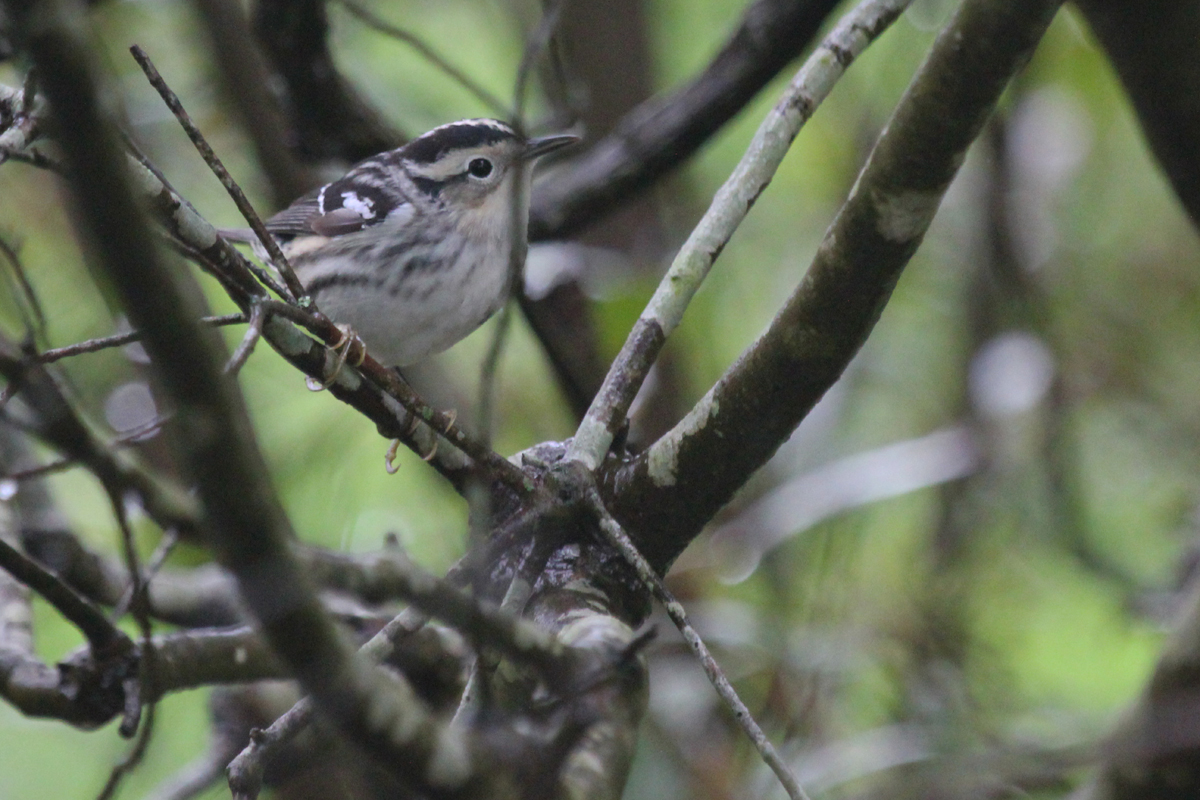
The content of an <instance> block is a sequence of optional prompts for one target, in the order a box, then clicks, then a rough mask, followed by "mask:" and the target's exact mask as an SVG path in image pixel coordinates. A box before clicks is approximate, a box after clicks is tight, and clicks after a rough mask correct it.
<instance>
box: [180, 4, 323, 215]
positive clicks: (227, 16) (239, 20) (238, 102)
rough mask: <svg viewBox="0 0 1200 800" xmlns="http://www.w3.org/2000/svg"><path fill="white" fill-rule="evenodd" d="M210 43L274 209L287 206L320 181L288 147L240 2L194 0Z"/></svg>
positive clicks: (286, 127)
mask: <svg viewBox="0 0 1200 800" xmlns="http://www.w3.org/2000/svg"><path fill="white" fill-rule="evenodd" d="M193 5H194V6H195V7H196V9H197V10H198V11H199V14H200V18H201V19H202V20H203V22H204V26H205V29H206V30H207V31H208V35H209V39H210V41H211V52H212V56H213V62H214V64H215V66H216V67H217V69H218V70H219V71H220V74H221V79H222V81H221V82H222V84H223V86H222V88H223V89H224V91H225V94H227V95H228V96H229V97H230V98H231V100H232V101H233V107H234V109H235V110H236V112H237V114H238V117H239V118H240V122H241V123H242V127H243V128H244V129H245V131H246V133H247V134H248V135H249V137H250V140H251V142H253V144H254V152H255V155H256V156H257V157H258V163H259V165H261V167H262V170H263V173H264V174H265V175H266V177H267V180H268V181H269V182H270V187H271V194H272V198H271V199H272V201H273V203H274V205H275V206H276V207H282V206H284V205H287V204H288V203H290V202H291V201H292V200H294V199H296V198H297V197H299V196H300V195H302V194H304V193H305V192H306V191H308V190H309V189H311V188H313V186H315V185H317V184H319V183H320V180H319V179H318V178H317V175H316V174H315V171H314V170H311V169H309V168H307V167H306V166H305V165H303V164H301V163H299V161H298V160H297V158H296V154H295V153H294V152H293V151H292V148H291V147H290V145H291V144H292V142H293V139H294V136H293V134H292V131H291V129H290V126H289V125H288V122H287V120H286V119H285V117H284V112H283V109H282V108H281V107H280V102H279V98H278V97H277V96H276V93H275V92H274V91H273V87H272V79H273V77H274V76H273V75H272V74H271V72H270V70H269V69H268V68H267V64H266V59H265V58H264V57H263V54H262V53H261V52H260V51H259V48H258V43H257V42H256V41H255V40H254V34H253V32H252V31H251V30H250V20H249V19H248V18H247V17H246V10H245V9H244V8H243V6H242V4H241V3H239V2H238V0H195V2H194V3H193Z"/></svg>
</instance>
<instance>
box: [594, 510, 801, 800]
mask: <svg viewBox="0 0 1200 800" xmlns="http://www.w3.org/2000/svg"><path fill="white" fill-rule="evenodd" d="M584 499H585V500H586V501H587V504H588V506H589V507H590V508H591V510H592V511H593V512H594V513H595V514H596V517H597V519H598V521H599V523H600V530H601V531H602V532H603V533H604V536H605V537H606V538H607V539H608V541H609V543H610V544H612V546H613V547H615V548H617V550H618V551H620V553H621V555H623V556H624V557H625V560H626V561H628V562H629V564H630V566H632V567H633V568H634V570H635V571H636V572H637V574H638V578H639V579H640V580H641V581H642V584H643V585H645V587H646V588H647V589H649V590H650V592H651V593H652V594H653V595H654V597H655V599H657V600H658V601H659V602H660V603H662V605H663V608H664V609H666V611H667V616H669V617H670V618H671V621H672V622H674V623H675V627H676V628H678V629H679V632H680V633H681V634H683V639H684V641H686V642H687V644H688V647H690V648H691V650H692V652H693V653H695V655H696V659H697V660H698V661H699V662H700V666H702V667H703V668H704V674H705V675H707V676H708V680H709V681H710V682H711V683H712V685H713V688H715V689H716V690H717V694H719V695H720V696H721V699H722V700H724V701H725V705H727V706H728V707H729V709H730V710H731V711H732V712H733V716H734V717H735V718H736V719H737V722H738V724H739V725H740V726H741V727H742V730H743V731H745V732H746V736H748V737H749V738H750V741H751V742H752V743H753V744H754V747H755V749H757V750H758V752H759V755H761V756H762V759H763V761H765V762H766V764H767V766H769V767H770V768H771V769H772V770H773V771H774V772H775V775H776V776H778V778H779V782H780V783H782V784H783V788H784V789H785V790H786V791H787V793H788V797H790V798H792V800H808V795H807V794H805V792H804V789H803V787H801V786H800V782H799V781H797V780H796V776H795V775H793V774H792V771H791V769H790V768H789V767H788V765H787V764H785V763H784V761H783V759H782V758H780V757H779V753H777V752H776V751H775V747H774V746H773V745H772V744H771V742H770V740H769V739H767V735H766V734H765V733H763V730H762V728H760V727H759V725H758V723H757V722H756V721H755V720H754V717H753V716H752V715H751V714H750V709H748V708H746V704H745V703H743V702H742V699H741V698H740V697H738V694H737V691H736V690H735V689H734V688H733V684H731V683H730V682H729V679H728V678H726V677H725V673H724V672H722V671H721V667H720V666H719V665H718V664H717V662H716V660H715V659H714V658H713V657H712V653H710V652H709V651H708V647H707V646H705V644H704V640H703V639H701V638H700V635H699V634H698V633H696V629H695V628H693V627H692V624H691V623H690V622H689V621H688V618H687V612H686V611H685V610H684V608H683V605H682V604H681V603H680V602H679V601H678V600H676V599H675V597H674V595H672V594H671V592H670V591H669V590H668V589H667V587H666V584H664V583H663V581H662V578H660V577H659V576H658V573H656V572H655V571H654V568H653V567H651V566H650V562H648V561H646V559H645V558H644V557H643V556H642V554H641V553H639V552H638V549H637V546H636V545H635V544H634V543H633V541H632V540H631V539H630V538H629V536H628V534H626V533H625V531H624V530H623V529H622V528H621V524H620V523H619V522H617V521H616V519H614V518H613V516H612V514H610V513H608V509H607V508H605V506H604V501H603V500H602V499H601V498H600V493H599V492H598V491H596V488H595V486H589V487H588V488H587V489H586V492H585V494H584Z"/></svg>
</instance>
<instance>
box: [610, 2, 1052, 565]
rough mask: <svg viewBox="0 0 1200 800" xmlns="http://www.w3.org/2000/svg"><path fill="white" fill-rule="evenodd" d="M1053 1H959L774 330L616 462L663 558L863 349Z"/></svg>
mask: <svg viewBox="0 0 1200 800" xmlns="http://www.w3.org/2000/svg"><path fill="white" fill-rule="evenodd" d="M1058 6H1059V2H1058V0H968V2H966V3H965V4H964V5H963V6H962V7H961V8H960V9H959V11H958V13H957V14H956V15H955V17H954V18H953V20H952V21H951V22H950V23H949V25H948V26H947V28H946V29H945V30H944V31H943V32H942V34H941V35H940V36H939V37H938V39H937V41H936V42H935V43H934V45H933V48H932V50H931V51H930V53H929V55H928V56H927V58H926V60H925V63H924V64H923V65H922V67H921V69H920V70H919V72H918V73H917V75H916V77H915V78H914V79H913V82H912V84H911V85H910V86H909V89H908V91H907V92H906V93H905V95H904V97H903V98H902V99H901V101H900V104H899V105H898V106H897V108H896V111H895V113H894V114H893V115H892V119H891V120H890V121H889V123H888V125H887V128H886V129H885V131H884V133H883V134H882V135H881V136H880V139H879V141H878V143H877V144H876V146H875V149H874V150H873V152H872V153H871V156H870V158H869V160H868V162H867V164H866V166H865V167H864V168H863V171H862V173H861V174H860V175H859V178H858V181H857V183H856V184H855V188H854V191H853V193H852V194H851V196H850V198H849V199H848V200H847V201H846V204H845V206H844V207H843V208H842V210H841V212H840V213H839V214H838V216H837V218H836V219H835V220H834V222H833V224H832V226H831V227H830V229H829V231H828V233H827V234H826V235H825V240H824V241H823V242H822V244H821V247H820V249H819V250H818V251H817V255H816V257H815V259H814V261H813V264H812V266H811V267H810V268H809V270H808V272H807V274H806V275H805V277H804V280H803V281H802V282H801V284H800V286H799V287H798V288H797V289H796V291H795V292H794V293H793V295H792V296H791V298H789V299H788V301H787V303H786V304H785V305H784V307H783V309H782V310H781V311H780V312H779V314H778V315H777V316H776V318H775V320H774V321H773V322H772V323H771V326H770V327H769V328H768V330H767V332H766V333H765V334H764V335H763V336H762V337H760V338H759V340H758V341H757V342H755V343H754V344H753V345H751V346H750V348H749V349H748V350H747V351H746V352H745V353H743V354H742V356H741V357H740V358H739V359H738V361H737V362H736V363H735V364H734V365H733V366H732V367H731V368H730V369H729V370H728V372H726V374H725V375H724V376H723V377H722V378H721V380H720V381H719V382H718V383H717V384H716V385H715V386H714V387H713V388H712V389H710V390H709V392H708V394H707V395H705V397H704V398H702V399H701V401H700V402H699V403H697V404H696V406H695V407H693V408H692V410H691V411H690V412H689V413H688V415H687V416H686V417H685V418H684V419H683V420H682V421H681V422H680V423H679V424H678V425H676V426H675V428H674V429H673V430H671V431H670V432H669V433H667V434H666V435H665V436H663V437H662V438H661V439H660V440H659V441H657V442H655V443H654V445H652V446H651V447H650V448H648V449H647V450H646V451H645V452H643V453H641V454H639V455H638V456H637V457H636V458H635V459H633V460H631V461H630V462H628V463H626V464H624V465H620V466H617V467H616V468H615V469H614V470H613V471H612V473H611V474H610V475H609V476H608V478H607V481H608V482H607V486H608V488H609V490H610V492H611V493H612V494H613V499H612V502H611V503H610V508H611V509H612V510H613V512H614V513H615V514H616V516H617V517H618V518H619V519H621V520H622V522H623V523H624V524H625V525H626V526H627V527H628V528H629V529H631V530H632V531H633V532H634V533H635V535H636V536H637V537H638V545H639V548H640V549H641V551H642V553H643V554H645V555H646V557H647V558H648V559H649V560H650V561H651V563H652V564H654V566H655V567H656V568H657V569H659V570H665V569H666V568H667V567H668V566H669V565H670V563H671V562H672V561H673V560H674V558H675V557H676V556H677V555H678V554H679V553H680V552H681V551H682V550H683V548H684V547H685V546H686V545H687V543H688V542H689V541H691V539H692V537H693V536H695V534H696V533H697V532H698V531H699V530H700V528H701V527H702V526H703V525H704V524H705V523H706V522H708V521H709V520H710V519H711V518H712V516H713V515H714V514H715V513H716V511H717V509H719V508H720V507H721V506H722V505H724V504H725V503H726V502H727V501H728V499H729V498H730V497H731V496H732V495H733V493H734V492H735V491H736V490H737V489H738V488H739V487H741V486H742V484H744V483H745V481H746V480H747V479H748V478H749V476H750V475H751V474H752V473H753V472H754V471H755V470H756V469H758V468H759V467H760V466H762V464H764V463H765V462H766V461H767V459H769V458H770V457H771V455H772V454H774V452H775V450H776V449H777V448H778V447H779V446H780V445H781V444H782V443H783V442H784V441H785V440H786V439H787V437H788V436H790V435H791V433H792V431H793V430H794V429H795V427H796V426H797V425H798V424H799V423H800V420H801V419H803V418H804V416H805V415H806V414H807V413H808V411H809V410H810V409H811V408H812V407H813V405H815V404H816V402H817V400H819V399H820V397H821V396H822V395H823V394H824V393H825V391H826V390H827V389H828V388H829V387H830V386H832V385H833V383H834V382H835V381H836V380H837V379H838V377H839V376H840V375H841V374H842V371H843V370H844V369H845V368H846V365H847V364H849V362H850V359H851V358H853V357H854V354H855V353H857V352H858V349H859V347H861V346H862V343H863V342H864V341H865V340H866V338H867V335H868V334H869V333H870V332H871V330H872V328H873V327H874V325H875V323H876V321H877V320H878V319H879V316H880V314H881V313H882V311H883V307H884V305H885V304H886V303H887V300H888V298H889V297H890V296H891V292H892V289H893V287H894V286H895V285H896V281H897V280H899V278H900V274H901V272H902V270H903V269H904V266H905V265H906V264H907V263H908V260H909V259H910V258H911V257H912V254H913V253H914V252H915V251H916V249H917V246H918V245H919V244H920V242H921V239H922V237H923V236H924V235H925V231H926V230H927V229H928V226H929V223H930V221H931V220H932V219H933V216H934V214H935V213H936V211H937V208H938V204H939V203H940V202H941V200H942V196H943V195H944V194H945V192H946V189H947V188H948V187H949V185H950V182H951V180H953V178H954V176H955V174H956V173H957V171H958V168H959V166H960V165H961V164H962V160H963V157H964V155H965V153H966V150H967V147H969V146H970V144H971V142H972V141H973V140H974V138H975V137H976V136H977V135H978V133H979V131H980V130H981V129H982V126H983V123H984V122H985V120H986V119H987V116H988V115H989V114H990V113H991V110H992V108H993V107H994V106H995V104H996V102H997V101H998V99H999V97H1000V94H1001V93H1002V92H1003V91H1004V88H1005V86H1006V85H1007V84H1008V81H1009V79H1010V78H1011V77H1012V76H1013V75H1014V74H1015V73H1016V71H1017V70H1018V69H1020V68H1021V66H1022V65H1024V63H1025V62H1026V60H1027V59H1028V58H1029V56H1030V54H1031V53H1032V52H1033V48H1034V47H1035V46H1036V45H1037V42H1038V40H1039V39H1040V38H1041V36H1042V34H1043V33H1044V31H1045V29H1046V27H1047V26H1048V25H1049V23H1050V20H1051V19H1052V18H1053V16H1054V13H1055V11H1057V9H1058ZM963 42H971V43H972V45H971V46H970V47H965V46H963V44H962V43H963Z"/></svg>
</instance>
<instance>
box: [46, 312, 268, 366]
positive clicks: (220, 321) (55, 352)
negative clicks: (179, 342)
mask: <svg viewBox="0 0 1200 800" xmlns="http://www.w3.org/2000/svg"><path fill="white" fill-rule="evenodd" d="M245 321H246V315H245V314H223V315H221V316H219V317H201V318H200V324H201V325H212V326H213V327H221V326H224V325H239V324H241V323H243V322H245ZM141 339H142V334H141V332H140V331H129V332H127V333H118V334H114V335H113V336H104V337H100V338H98V339H88V340H87V341H85V342H79V343H78V344H70V345H67V346H65V347H55V348H53V349H51V350H43V351H42V352H41V353H38V355H37V360H38V362H39V363H42V364H53V363H54V362H55V361H59V360H61V359H64V358H70V357H71V356H77V355H82V354H83V353H95V352H98V351H100V350H106V349H108V348H110V347H123V346H125V345H127V344H132V343H133V342H140V341H141Z"/></svg>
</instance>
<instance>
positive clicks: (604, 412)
mask: <svg viewBox="0 0 1200 800" xmlns="http://www.w3.org/2000/svg"><path fill="white" fill-rule="evenodd" d="M909 2H911V0H867V2H864V3H862V4H861V5H859V6H858V7H857V8H855V9H854V10H853V11H852V12H851V13H850V14H847V15H846V17H845V18H844V19H842V21H841V22H839V23H838V25H837V27H836V28H834V29H833V31H832V32H831V33H830V34H829V35H828V36H827V37H826V38H825V40H824V41H823V42H822V43H821V46H820V47H818V48H817V50H816V52H815V53H813V55H812V56H811V57H810V58H809V59H808V61H806V62H805V64H804V66H803V67H801V69H800V71H799V72H798V73H796V77H795V78H793V79H792V82H791V83H790V84H788V87H787V89H786V90H785V91H784V93H783V97H781V98H780V100H779V102H777V103H776V104H775V107H774V108H773V109H772V110H771V112H770V113H769V114H768V115H767V117H766V119H764V120H763V122H762V124H761V125H760V126H759V128H758V131H757V132H756V133H755V134H754V138H753V139H752V140H751V142H750V146H749V147H748V148H747V150H746V153H745V155H743V156H742V159H741V161H740V162H738V165H737V167H736V168H735V169H734V171H733V174H732V175H730V176H729V179H728V180H726V181H725V184H724V185H723V186H722V187H721V188H720V189H719V190H718V191H717V194H716V196H715V197H713V201H712V204H711V205H710V206H709V208H708V211H707V212H706V213H705V215H704V217H703V219H701V220H700V222H699V223H698V224H697V225H696V227H695V229H694V230H693V231H692V234H691V236H689V237H688V240H687V241H686V242H685V243H684V245H683V247H681V248H680V250H679V253H678V254H677V255H676V256H675V260H674V261H673V262H672V263H671V268H670V269H669V270H667V274H666V275H665V276H663V279H662V282H661V283H660V284H659V285H658V289H657V291H655V293H654V296H653V297H652V298H651V299H650V303H649V304H648V305H647V306H646V310H645V311H643V312H642V316H641V317H640V318H639V319H638V321H637V323H635V324H634V327H633V330H632V331H630V333H629V338H628V339H626V340H625V345H624V346H623V347H622V348H621V352H620V354H618V356H617V358H616V360H615V361H614V362H613V365H612V367H611V368H610V369H609V371H608V375H607V376H606V377H605V379H604V384H603V385H602V386H601V387H600V391H599V392H598V393H597V394H596V397H595V399H594V400H593V401H592V405H591V408H589V409H588V412H587V415H586V416H585V417H584V419H583V422H582V423H581V424H580V426H579V430H578V431H576V433H575V438H574V440H573V441H572V442H571V446H570V448H569V450H568V451H567V457H568V458H569V459H572V460H576V461H580V462H582V463H583V464H584V465H585V466H587V467H588V468H589V469H595V468H596V467H597V466H598V465H599V464H600V462H601V460H602V459H603V458H604V456H605V454H606V453H607V452H608V449H609V447H610V446H611V445H612V441H613V438H614V437H615V436H616V433H617V431H618V430H619V429H620V428H621V426H622V425H623V424H624V421H625V414H626V413H627V412H628V411H629V406H630V404H632V403H633V398H634V397H635V396H636V395H637V393H638V389H640V388H641V386H642V382H643V381H645V379H646V374H647V373H648V372H649V371H650V367H651V365H652V364H653V363H654V361H655V359H656V358H657V357H658V353H659V351H660V350H662V347H663V344H664V343H665V342H666V339H667V337H668V336H670V335H671V333H672V332H673V331H674V330H675V328H676V327H677V326H678V325H679V323H680V321H681V320H682V319H683V313H684V311H685V310H686V309H687V306H688V303H690V302H691V299H692V297H693V296H694V295H695V294H696V292H697V291H698V290H699V288H700V284H701V283H702V282H703V281H704V279H705V278H706V277H707V276H708V272H709V270H710V269H711V268H712V265H713V262H714V261H716V259H717V256H718V255H720V253H721V250H722V249H723V248H724V247H725V244H726V243H727V242H728V241H729V239H730V237H731V236H733V233H734V231H736V230H737V228H738V226H739V225H740V224H741V222H742V220H743V219H745V218H746V214H747V213H749V211H750V207H751V206H753V205H754V201H755V200H757V199H758V196H759V195H760V194H761V193H762V192H763V190H764V189H766V188H767V184H769V183H770V182H771V178H772V177H773V176H774V175H775V170H776V169H778V168H779V164H780V163H781V162H782V161H783V157H784V156H785V155H787V151H788V148H789V147H790V146H791V144H792V141H793V140H794V139H795V138H796V135H797V134H798V133H799V132H800V128H801V127H803V125H804V123H806V122H808V120H809V119H810V118H811V117H812V115H813V112H814V111H816V108H817V106H818V105H819V104H820V103H821V101H822V100H824V99H825V97H827V96H828V95H829V92H830V91H831V90H832V89H833V86H834V84H835V83H836V82H837V81H838V79H839V78H841V77H842V75H843V74H844V73H845V71H846V68H847V67H848V66H849V65H850V64H851V63H852V62H853V61H854V59H855V58H856V57H857V56H858V55H859V54H860V53H861V52H862V51H863V50H865V49H866V48H867V45H869V44H870V43H871V42H872V41H874V40H875V38H876V37H878V36H879V35H880V34H881V33H883V31H885V30H887V28H888V26H889V25H890V24H891V23H892V21H894V20H895V19H896V17H898V16H899V15H900V12H901V11H903V10H904V8H905V7H906V6H907V5H908V3H909Z"/></svg>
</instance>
